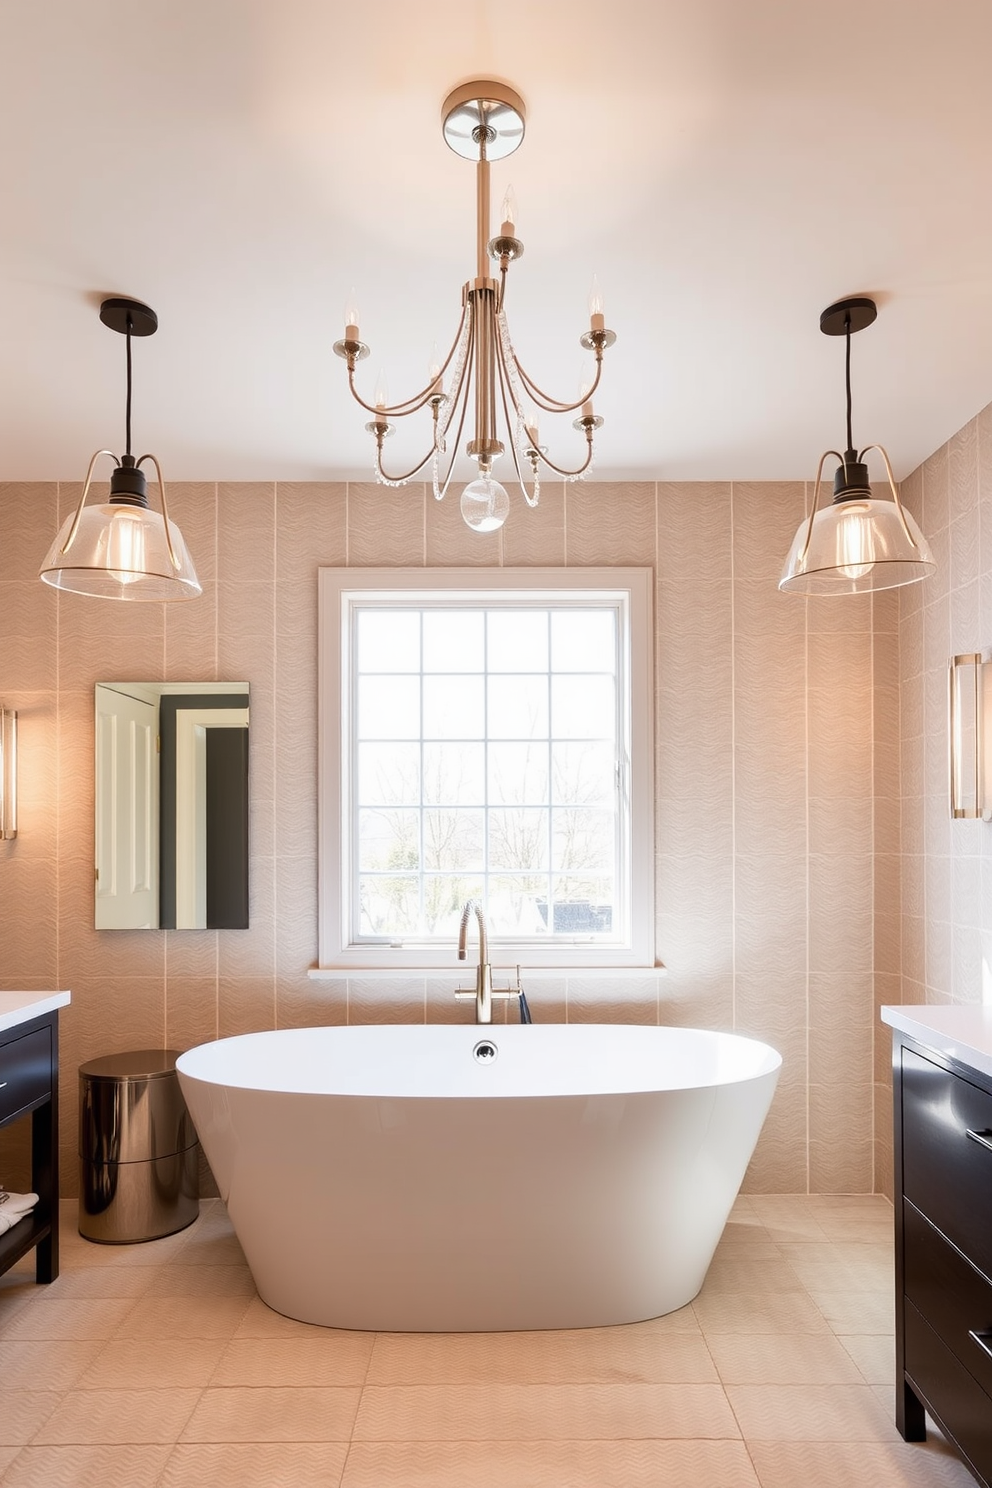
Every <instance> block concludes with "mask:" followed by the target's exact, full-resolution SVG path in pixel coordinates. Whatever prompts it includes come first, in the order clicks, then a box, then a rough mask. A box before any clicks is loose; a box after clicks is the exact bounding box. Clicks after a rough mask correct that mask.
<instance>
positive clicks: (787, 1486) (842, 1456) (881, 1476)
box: [749, 1441, 975, 1488]
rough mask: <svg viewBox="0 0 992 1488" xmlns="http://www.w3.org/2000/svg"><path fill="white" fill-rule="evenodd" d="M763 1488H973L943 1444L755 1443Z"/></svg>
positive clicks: (754, 1456)
mask: <svg viewBox="0 0 992 1488" xmlns="http://www.w3.org/2000/svg"><path fill="white" fill-rule="evenodd" d="M749 1450H750V1453H751V1457H752V1460H753V1462H754V1465H755V1468H756V1469H757V1472H758V1479H759V1481H760V1483H761V1488H797V1485H802V1488H975V1480H974V1478H973V1477H972V1476H971V1473H970V1472H969V1471H968V1469H967V1468H966V1467H965V1465H964V1463H963V1462H962V1461H961V1460H960V1458H958V1457H956V1456H955V1455H954V1454H953V1453H952V1452H951V1450H950V1448H949V1447H947V1446H946V1444H945V1443H943V1442H932V1441H928V1442H912V1443H911V1442H900V1443H898V1444H897V1445H891V1446H889V1445H886V1446H882V1445H876V1444H874V1443H871V1442H764V1441H761V1442H751V1443H749Z"/></svg>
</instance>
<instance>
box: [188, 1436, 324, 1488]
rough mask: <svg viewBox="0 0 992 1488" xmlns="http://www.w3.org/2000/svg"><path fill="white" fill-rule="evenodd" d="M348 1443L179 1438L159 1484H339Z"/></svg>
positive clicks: (200, 1487)
mask: <svg viewBox="0 0 992 1488" xmlns="http://www.w3.org/2000/svg"><path fill="white" fill-rule="evenodd" d="M347 1455H348V1444H347V1442H278V1443H272V1442H222V1443H215V1442H184V1443H182V1444H180V1445H179V1446H178V1447H176V1448H174V1450H173V1453H172V1456H171V1457H170V1458H169V1460H168V1463H167V1464H166V1469H165V1472H164V1473H163V1474H162V1479H161V1488H338V1485H339V1484H340V1482H341V1472H342V1469H343V1468H344V1461H345V1458H346V1456H347Z"/></svg>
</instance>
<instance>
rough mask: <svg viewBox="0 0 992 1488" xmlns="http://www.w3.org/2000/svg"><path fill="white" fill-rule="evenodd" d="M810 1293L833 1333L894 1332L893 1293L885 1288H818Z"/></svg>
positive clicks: (810, 1290) (811, 1289)
mask: <svg viewBox="0 0 992 1488" xmlns="http://www.w3.org/2000/svg"><path fill="white" fill-rule="evenodd" d="M809 1295H810V1296H811V1297H812V1299H813V1301H814V1302H815V1303H816V1305H817V1307H818V1308H819V1309H820V1311H821V1312H822V1314H823V1316H824V1317H825V1318H826V1320H827V1322H828V1323H829V1324H830V1326H831V1328H833V1330H834V1332H835V1333H893V1332H895V1326H896V1324H895V1305H896V1304H895V1292H894V1290H892V1289H890V1288H888V1287H886V1288H885V1289H884V1290H878V1291H873V1292H846V1291H820V1290H819V1289H818V1288H817V1289H815V1290H814V1289H813V1288H812V1287H811V1288H810V1289H809Z"/></svg>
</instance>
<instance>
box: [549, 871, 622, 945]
mask: <svg viewBox="0 0 992 1488" xmlns="http://www.w3.org/2000/svg"><path fill="white" fill-rule="evenodd" d="M553 892H554V901H553V904H552V929H553V930H554V932H555V934H557V935H602V934H607V933H609V932H610V931H611V930H612V929H613V903H614V894H615V885H614V881H613V879H612V878H594V877H589V878H586V877H578V876H575V877H572V876H567V877H565V876H563V877H558V878H556V879H555V880H554V890H553Z"/></svg>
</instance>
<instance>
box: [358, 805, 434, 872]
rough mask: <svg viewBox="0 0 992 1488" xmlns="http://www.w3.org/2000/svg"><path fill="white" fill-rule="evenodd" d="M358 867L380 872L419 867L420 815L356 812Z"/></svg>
mask: <svg viewBox="0 0 992 1488" xmlns="http://www.w3.org/2000/svg"><path fill="white" fill-rule="evenodd" d="M358 866H359V868H360V869H363V870H368V869H372V868H376V869H381V870H384V871H385V870H391V871H393V872H395V871H396V870H397V869H404V868H419V867H420V812H419V811H404V810H397V811H370V810H364V811H359V813H358Z"/></svg>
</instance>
